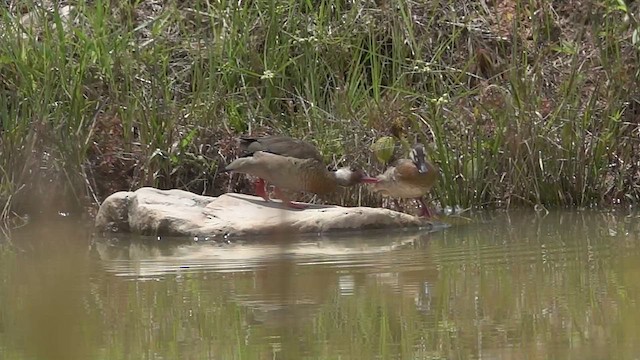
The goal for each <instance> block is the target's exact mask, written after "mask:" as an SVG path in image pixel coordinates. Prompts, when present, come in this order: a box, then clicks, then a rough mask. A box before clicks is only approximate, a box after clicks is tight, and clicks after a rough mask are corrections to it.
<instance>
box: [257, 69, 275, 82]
mask: <svg viewBox="0 0 640 360" xmlns="http://www.w3.org/2000/svg"><path fill="white" fill-rule="evenodd" d="M275 76H276V74H274V73H273V71H271V70H265V71H264V74H262V76H260V79H262V80H264V79H273V78H274V77H275Z"/></svg>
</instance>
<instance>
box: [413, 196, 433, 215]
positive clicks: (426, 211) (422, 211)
mask: <svg viewBox="0 0 640 360" xmlns="http://www.w3.org/2000/svg"><path fill="white" fill-rule="evenodd" d="M416 200H418V202H419V203H420V214H419V215H418V216H424V217H425V218H427V219H428V218H430V217H432V216H433V215H432V214H431V210H429V205H427V203H426V202H425V201H424V199H423V198H417V199H416Z"/></svg>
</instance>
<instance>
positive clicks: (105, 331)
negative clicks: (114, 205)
mask: <svg viewBox="0 0 640 360" xmlns="http://www.w3.org/2000/svg"><path fill="white" fill-rule="evenodd" d="M639 234H640V222H639V221H638V219H637V218H636V217H625V216H621V215H612V214H609V213H597V212H556V213H551V214H549V215H548V216H546V217H541V216H537V215H536V214H535V213H531V212H518V213H510V214H505V213H483V214H480V215H477V216H475V217H473V219H472V221H470V222H465V221H461V220H457V221H456V225H455V226H452V227H451V228H448V229H446V230H444V231H439V232H435V233H421V234H420V233H414V232H398V233H395V234H394V233H375V234H372V233H367V234H366V235H360V236H348V237H331V238H306V239H305V238H282V237H280V238H275V239H269V238H264V239H259V240H258V239H254V240H253V241H252V240H251V239H247V240H245V241H242V242H240V243H233V244H217V243H213V242H207V241H198V242H194V241H193V240H191V239H186V240H185V239H182V241H174V240H175V239H174V240H171V239H161V240H157V239H149V238H143V239H141V238H133V239H132V238H125V237H121V236H118V237H112V238H111V239H103V238H96V237H92V236H91V234H90V229H86V228H83V227H80V226H77V224H74V223H70V222H69V221H66V222H64V223H60V222H58V223H51V224H42V225H39V226H32V227H28V228H26V229H23V230H21V231H18V232H15V233H14V234H13V238H12V243H13V246H8V245H6V244H5V245H4V246H0V358H1V359H52V360H57V359H305V358H307V359H638V358H640V341H638V339H640V311H639V305H638V301H639V300H640V281H638V280H637V279H639V278H640V250H639V246H638V245H637V244H638V239H639Z"/></svg>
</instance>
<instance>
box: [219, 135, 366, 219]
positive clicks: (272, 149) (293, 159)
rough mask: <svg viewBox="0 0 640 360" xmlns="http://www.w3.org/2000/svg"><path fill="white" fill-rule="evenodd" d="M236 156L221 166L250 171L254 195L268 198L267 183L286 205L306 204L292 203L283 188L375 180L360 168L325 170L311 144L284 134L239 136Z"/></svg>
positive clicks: (332, 187) (322, 190)
mask: <svg viewBox="0 0 640 360" xmlns="http://www.w3.org/2000/svg"><path fill="white" fill-rule="evenodd" d="M239 140H240V149H241V154H240V157H239V158H237V159H235V160H234V161H232V162H231V163H230V164H228V165H227V166H226V167H225V171H227V172H237V173H244V174H249V175H253V176H255V177H257V178H258V180H256V182H255V187H256V195H259V196H260V197H262V198H263V199H264V200H265V201H267V202H268V201H270V198H269V195H268V194H267V183H269V184H271V185H273V186H274V193H275V195H276V197H277V198H279V199H280V200H282V202H283V204H284V205H285V206H286V207H289V208H294V209H304V208H306V207H308V205H303V204H298V203H293V202H291V200H290V199H289V198H288V196H287V195H286V194H285V193H284V192H283V190H288V191H294V192H298V191H304V192H310V193H314V194H318V195H324V194H329V193H332V192H334V191H336V190H337V189H338V187H339V186H342V187H350V186H354V185H356V184H358V183H373V182H377V181H378V180H377V179H376V178H372V177H369V176H367V175H366V174H365V173H364V172H363V171H362V170H361V169H356V168H353V167H341V168H338V169H336V170H329V169H328V168H327V166H326V165H325V163H324V160H323V158H322V154H321V153H320V151H318V149H317V148H316V147H315V146H313V145H312V144H310V143H308V142H306V141H304V140H299V139H294V138H291V137H288V136H281V135H269V136H263V137H240V139H239Z"/></svg>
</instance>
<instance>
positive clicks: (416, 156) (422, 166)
mask: <svg viewBox="0 0 640 360" xmlns="http://www.w3.org/2000/svg"><path fill="white" fill-rule="evenodd" d="M409 157H410V158H411V161H413V163H414V164H415V165H416V168H418V172H420V173H421V174H426V173H427V172H428V171H429V166H428V164H427V157H426V155H425V151H424V145H422V144H416V145H415V146H414V147H413V149H411V153H409Z"/></svg>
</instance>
